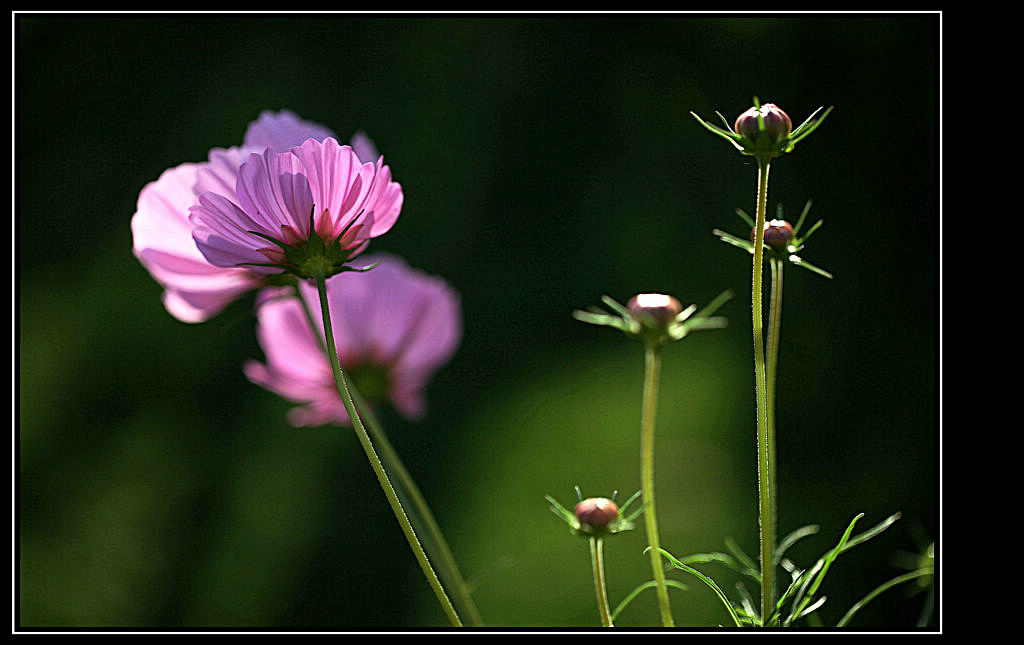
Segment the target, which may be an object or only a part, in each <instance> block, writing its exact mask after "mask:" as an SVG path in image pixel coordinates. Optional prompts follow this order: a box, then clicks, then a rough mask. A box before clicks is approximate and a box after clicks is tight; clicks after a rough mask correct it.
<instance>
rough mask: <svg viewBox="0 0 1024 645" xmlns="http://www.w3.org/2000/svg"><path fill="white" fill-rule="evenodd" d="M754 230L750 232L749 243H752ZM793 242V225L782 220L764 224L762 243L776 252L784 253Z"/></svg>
mask: <svg viewBox="0 0 1024 645" xmlns="http://www.w3.org/2000/svg"><path fill="white" fill-rule="evenodd" d="M756 232H757V231H756V229H755V230H751V231H750V241H751V242H753V241H754V234H755V233H756ZM792 241H793V225H792V224H790V223H789V222H787V221H786V220H784V219H773V220H772V221H770V222H765V223H764V243H765V244H767V245H768V246H769V247H771V248H773V249H775V250H776V251H784V250H785V249H786V247H788V246H789V243H790V242H792Z"/></svg>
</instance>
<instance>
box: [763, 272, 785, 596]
mask: <svg viewBox="0 0 1024 645" xmlns="http://www.w3.org/2000/svg"><path fill="white" fill-rule="evenodd" d="M783 264H784V263H783V262H782V260H780V259H778V258H772V259H771V265H772V301H771V304H769V310H768V311H769V313H768V358H767V362H768V365H767V368H766V369H767V381H768V383H767V390H768V410H767V414H766V415H765V418H766V420H767V421H768V485H769V490H771V492H772V505H773V508H774V509H775V510H776V511H777V510H778V508H779V480H778V476H777V473H778V463H777V461H776V458H775V391H776V390H775V382H776V377H777V376H778V366H779V336H780V331H781V329H782V267H783ZM773 519H774V522H775V525H774V526H773V527H772V536H773V538H774V536H777V535H778V521H779V518H778V515H777V513H775V514H773ZM774 552H775V550H774V548H773V549H772V553H774ZM773 560H774V557H773ZM773 570H774V569H773ZM776 591H777V590H776V589H775V587H772V596H774V595H775V593H776Z"/></svg>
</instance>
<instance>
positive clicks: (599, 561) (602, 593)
mask: <svg viewBox="0 0 1024 645" xmlns="http://www.w3.org/2000/svg"><path fill="white" fill-rule="evenodd" d="M590 564H591V567H592V568H593V570H594V592H595V593H596V594H597V608H598V611H600V612H601V625H602V626H604V627H614V626H615V625H613V624H612V614H611V608H610V606H609V605H608V590H607V589H605V583H604V540H602V539H601V538H599V537H591V538H590Z"/></svg>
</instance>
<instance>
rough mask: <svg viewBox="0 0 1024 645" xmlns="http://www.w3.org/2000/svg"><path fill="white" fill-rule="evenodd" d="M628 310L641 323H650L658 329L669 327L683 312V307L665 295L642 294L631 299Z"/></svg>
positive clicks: (627, 306) (627, 305)
mask: <svg viewBox="0 0 1024 645" xmlns="http://www.w3.org/2000/svg"><path fill="white" fill-rule="evenodd" d="M626 309H628V310H629V313H631V314H633V317H634V318H636V319H637V320H639V321H641V322H644V321H649V322H651V323H654V324H655V325H656V326H658V327H667V326H668V324H669V323H670V322H672V321H673V320H674V319H675V317H676V316H678V315H679V314H680V313H681V312H682V311H683V305H682V303H680V302H679V301H678V300H676V299H675V298H673V297H672V296H666V295H665V294H663V293H640V294H637V295H635V296H633V297H632V298H630V299H629V302H627V303H626Z"/></svg>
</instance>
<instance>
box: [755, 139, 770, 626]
mask: <svg viewBox="0 0 1024 645" xmlns="http://www.w3.org/2000/svg"><path fill="white" fill-rule="evenodd" d="M769 166H770V161H769V160H768V159H767V158H761V157H759V158H758V160H757V217H756V219H755V222H754V271H753V278H752V280H751V314H752V319H753V327H754V382H755V388H756V391H757V488H758V509H759V515H760V526H761V536H760V537H761V616H763V617H765V618H764V620H767V617H768V616H771V614H772V610H773V609H774V602H773V600H772V596H773V593H772V589H773V588H774V587H775V567H774V564H773V557H774V553H775V491H774V490H773V489H772V485H771V475H770V473H771V466H770V456H769V454H770V452H771V451H770V450H769V448H768V446H769V445H770V444H771V443H772V441H773V439H774V438H773V437H771V436H770V433H769V427H768V421H767V407H768V401H767V399H768V392H767V384H766V382H765V381H766V376H765V358H764V333H763V330H762V325H763V322H762V318H761V316H762V306H761V287H762V284H761V283H762V278H761V268H762V263H763V261H764V220H765V210H766V206H767V203H768V169H769Z"/></svg>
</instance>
